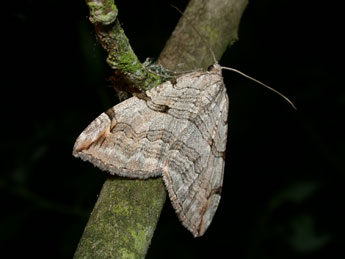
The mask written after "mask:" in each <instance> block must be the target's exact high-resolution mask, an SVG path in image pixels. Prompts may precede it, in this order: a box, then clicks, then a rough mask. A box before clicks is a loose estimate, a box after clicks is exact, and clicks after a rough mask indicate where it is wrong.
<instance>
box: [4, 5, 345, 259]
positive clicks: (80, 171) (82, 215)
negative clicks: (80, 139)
mask: <svg viewBox="0 0 345 259" xmlns="http://www.w3.org/2000/svg"><path fill="white" fill-rule="evenodd" d="M186 2H187V1H182V0H180V1H178V0H171V1H159V0H148V1H125V0H118V1H116V4H117V6H118V9H119V19H120V21H121V23H122V25H123V28H124V30H125V33H126V34H127V36H128V38H129V40H130V42H131V44H132V47H133V49H134V51H135V52H136V53H137V55H138V56H139V58H140V60H141V61H144V60H145V58H146V57H153V58H155V57H157V56H158V55H159V53H160V51H161V50H162V48H163V46H164V44H165V41H166V40H167V39H168V37H169V35H170V33H171V32H172V30H173V28H174V26H175V24H176V23H177V21H178V19H179V17H180V14H179V13H177V12H176V10H174V9H173V8H171V7H170V4H174V5H176V6H178V7H179V8H181V9H183V8H184V7H185V5H186ZM337 10H340V8H339V7H338V8H337V7H336V6H334V5H330V6H328V4H326V3H325V2H324V1H309V0H307V1H288V0H281V1H274V0H257V1H250V3H249V5H248V8H247V10H246V11H245V13H244V16H243V18H242V22H241V25H240V30H239V41H238V42H237V43H235V44H234V45H233V46H232V47H231V48H229V49H228V50H227V52H226V53H225V55H224V56H223V58H222V59H221V60H220V64H221V65H223V66H229V67H234V68H236V69H239V70H241V71H242V72H244V73H247V74H249V75H251V76H253V77H255V78H257V79H258V80H261V81H263V82H265V83H267V84H268V85H270V86H272V87H274V88H275V89H277V90H278V91H281V92H282V93H284V94H285V95H287V96H288V97H289V98H290V99H291V100H292V101H293V102H294V103H295V105H296V106H297V108H298V111H297V112H296V111H294V110H293V109H291V107H290V106H289V105H288V104H287V103H286V102H284V101H283V100H282V99H281V98H280V97H278V96H277V95H275V94H273V93H272V92H270V91H268V90H266V89H264V88H262V87H261V86H259V85H257V84H255V83H254V82H251V81H248V80H247V79H245V78H243V77H241V76H239V75H237V74H233V73H231V72H229V71H224V73H223V75H224V78H225V83H226V85H227V89H228V93H229V97H230V116H229V129H230V130H229V138H228V149H227V158H226V159H227V160H226V171H225V179H224V185H223V192H222V200H221V203H220V206H219V208H218V211H217V213H216V215H215V218H214V220H213V223H212V224H211V226H210V228H209V229H208V231H207V232H206V234H205V235H204V236H203V237H201V238H197V239H195V238H193V237H192V235H191V234H190V233H189V232H188V231H187V230H186V229H184V228H183V227H182V225H181V224H180V223H179V221H178V219H177V217H176V215H175V212H174V210H173V209H172V207H171V205H170V202H167V203H166V204H165V207H164V209H163V212H162V215H161V218H160V221H159V223H158V226H157V229H156V232H155V235H154V238H153V240H152V244H151V247H150V249H149V252H148V255H147V258H152V259H153V258H211V257H210V256H211V255H212V258H246V259H247V258H265V259H271V258H272V259H273V258H301V259H302V258H303V259H307V258H316V257H322V258H335V256H337V257H339V255H340V254H342V255H343V256H344V245H345V238H344V232H345V223H344V218H345V213H344V212H343V209H344V205H345V192H344V184H345V127H344V120H345V88H344V83H343V81H344V80H342V79H343V78H342V76H343V71H342V69H341V68H342V67H343V66H342V64H341V65H339V62H342V58H341V54H342V52H343V50H342V48H343V46H344V45H343V44H342V43H341V42H340V41H341V40H340V36H339V35H340V34H341V32H342V31H343V29H340V25H341V16H340V14H337V12H336V11H337ZM5 17H6V19H7V20H6V21H5V23H3V30H4V32H3V33H2V42H3V43H4V44H5V46H4V48H3V57H2V62H3V65H4V67H3V68H2V72H3V77H2V81H3V83H2V89H3V90H2V102H1V105H2V109H1V112H2V127H1V129H2V134H1V135H2V136H3V137H2V141H1V144H2V149H1V158H2V166H3V169H2V173H1V175H0V203H1V208H2V209H1V215H0V245H1V251H2V253H3V254H4V255H5V254H9V255H10V256H8V258H19V257H24V256H25V257H30V256H31V257H34V258H71V257H73V254H74V251H75V249H76V246H77V244H78V241H79V239H80V237H81V235H82V232H83V228H84V226H85V224H86V222H87V220H88V216H89V214H90V212H91V210H92V208H93V206H94V204H95V202H96V200H97V195H98V193H99V191H100V190H101V187H102V184H103V182H104V180H105V179H106V176H107V174H106V173H105V172H101V171H100V170H98V169H96V168H94V167H93V166H92V165H91V164H89V163H85V162H82V161H81V160H78V159H75V158H73V157H72V154H71V153H72V147H73V144H74V141H75V139H76V138H77V136H78V135H79V134H80V132H81V131H82V130H83V129H84V128H85V127H86V126H87V125H88V124H89V123H90V122H91V121H92V120H93V119H94V118H95V117H96V116H98V115H99V114H100V113H101V112H103V111H105V110H106V109H108V108H109V107H111V106H113V105H115V104H117V103H118V102H119V100H118V98H117V96H116V94H115V92H114V90H113V89H112V88H111V87H107V86H108V85H110V83H109V82H108V81H107V80H106V78H107V77H109V76H110V75H111V74H112V71H111V70H110V69H109V68H108V66H107V64H106V62H105V52H104V51H103V49H102V48H101V46H100V45H99V44H98V43H97V39H96V36H95V33H94V29H93V26H92V25H91V24H90V22H89V21H88V9H87V6H86V4H85V2H84V1H83V0H78V1H67V0H65V1H56V0H50V1H43V0H36V1H32V0H20V1H12V2H11V3H10V6H9V7H8V8H7V7H6V16H5ZM340 257H341V256H340Z"/></svg>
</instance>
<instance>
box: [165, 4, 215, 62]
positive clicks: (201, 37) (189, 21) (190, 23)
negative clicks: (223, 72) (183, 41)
mask: <svg viewBox="0 0 345 259" xmlns="http://www.w3.org/2000/svg"><path fill="white" fill-rule="evenodd" d="M171 7H172V8H175V9H176V10H177V11H178V12H179V13H180V14H181V15H182V16H183V17H184V18H185V19H186V20H187V21H188V23H189V25H190V26H192V28H193V30H194V31H195V32H196V33H197V34H198V35H199V37H200V39H201V40H202V42H203V43H204V44H205V46H206V47H207V48H208V50H209V51H210V53H211V54H212V58H213V61H214V64H218V61H217V59H216V56H215V55H214V52H213V51H212V49H211V48H210V46H209V45H208V44H207V42H206V41H205V40H204V38H203V36H202V35H201V34H200V32H199V31H198V30H197V29H196V28H195V26H194V25H193V24H192V22H191V20H189V18H187V16H186V15H184V14H183V12H182V11H181V10H180V9H178V8H177V7H176V6H174V5H171Z"/></svg>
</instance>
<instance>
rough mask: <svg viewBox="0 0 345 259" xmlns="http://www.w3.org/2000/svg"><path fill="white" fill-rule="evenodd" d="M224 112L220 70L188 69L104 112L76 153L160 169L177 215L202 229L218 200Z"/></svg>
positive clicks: (137, 169)
mask: <svg viewBox="0 0 345 259" xmlns="http://www.w3.org/2000/svg"><path fill="white" fill-rule="evenodd" d="M227 114H228V97H227V94H226V90H225V86H224V83H223V79H222V76H221V74H220V71H218V72H194V73H190V74H186V75H184V76H182V77H179V78H177V80H176V81H174V82H165V83H163V84H161V85H159V86H157V87H156V88H153V89H151V90H149V91H147V92H146V96H145V97H144V98H141V99H140V98H138V97H132V98H130V99H128V100H126V101H124V102H122V103H120V104H118V105H116V106H114V107H112V108H111V109H109V110H108V111H107V112H104V113H102V114H101V115H100V116H99V117H98V118H96V119H95V120H94V121H93V122H92V123H91V124H90V125H89V126H88V127H87V128H86V129H85V130H84V131H83V132H82V133H81V135H80V136H79V137H78V139H77V141H76V143H75V146H74V149H73V154H74V155H75V156H76V157H80V158H82V159H83V160H87V161H90V162H91V163H93V164H94V165H95V166H97V167H99V168H100V169H102V170H105V171H108V172H110V173H112V174H117V175H121V176H125V177H132V178H148V177H152V176H158V175H162V174H163V179H164V182H165V184H166V187H167V190H168V193H169V196H170V199H171V201H172V204H173V206H174V208H175V210H176V212H177V214H178V216H179V218H180V220H181V221H182V223H183V225H184V226H185V227H187V228H188V229H189V230H190V231H191V232H192V233H193V234H194V236H200V235H202V234H203V233H204V232H205V230H206V229H207V227H208V226H209V224H210V222H211V221H212V218H213V215H214V213H215V211H216V209H217V206H218V203H219V200H220V191H221V187H222V182H223V172H224V153H225V147H226V139H227Z"/></svg>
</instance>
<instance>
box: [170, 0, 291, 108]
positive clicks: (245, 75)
mask: <svg viewBox="0 0 345 259" xmlns="http://www.w3.org/2000/svg"><path fill="white" fill-rule="evenodd" d="M171 7H173V8H175V9H176V10H177V11H178V12H179V13H180V14H181V15H182V16H183V17H184V18H185V19H186V20H187V21H188V22H189V25H190V26H192V28H193V30H194V31H195V32H196V33H197V34H198V35H199V37H200V39H201V40H202V42H203V43H204V44H205V46H206V47H207V48H208V50H209V51H210V53H211V54H212V58H213V61H214V64H218V61H217V59H216V56H215V55H214V52H213V51H212V49H211V48H210V46H209V45H208V43H207V42H206V41H205V40H204V38H203V36H202V35H201V34H200V32H199V31H198V30H197V29H196V28H195V26H194V25H193V24H192V22H191V21H190V20H189V18H188V17H187V16H185V15H184V14H183V12H182V11H181V10H180V9H179V8H177V7H176V6H174V5H171ZM221 68H222V69H225V70H230V71H233V72H236V73H238V74H240V75H242V76H244V77H246V78H248V79H250V80H252V81H254V82H256V83H258V84H260V85H262V86H264V87H266V88H267V89H268V90H271V91H272V92H274V93H276V94H278V95H279V96H280V97H282V98H284V99H285V101H287V102H288V103H289V104H290V105H291V106H292V108H294V109H295V110H297V108H296V106H295V105H294V104H293V102H292V101H290V99H289V98H287V97H286V96H285V95H283V94H282V93H280V92H278V91H277V90H276V89H274V88H272V87H270V86H268V85H266V84H264V83H263V82H260V81H259V80H257V79H255V78H253V77H251V76H248V75H247V74H245V73H243V72H241V71H239V70H237V69H234V68H230V67H221Z"/></svg>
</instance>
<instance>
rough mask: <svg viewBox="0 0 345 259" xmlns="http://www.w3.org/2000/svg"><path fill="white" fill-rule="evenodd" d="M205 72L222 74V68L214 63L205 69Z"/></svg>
mask: <svg viewBox="0 0 345 259" xmlns="http://www.w3.org/2000/svg"><path fill="white" fill-rule="evenodd" d="M207 71H209V72H217V73H221V72H222V67H221V66H220V65H219V64H218V63H215V64H213V65H211V66H209V67H208V68H207Z"/></svg>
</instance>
